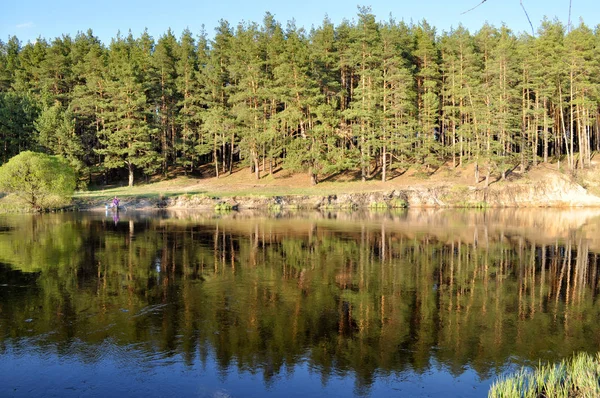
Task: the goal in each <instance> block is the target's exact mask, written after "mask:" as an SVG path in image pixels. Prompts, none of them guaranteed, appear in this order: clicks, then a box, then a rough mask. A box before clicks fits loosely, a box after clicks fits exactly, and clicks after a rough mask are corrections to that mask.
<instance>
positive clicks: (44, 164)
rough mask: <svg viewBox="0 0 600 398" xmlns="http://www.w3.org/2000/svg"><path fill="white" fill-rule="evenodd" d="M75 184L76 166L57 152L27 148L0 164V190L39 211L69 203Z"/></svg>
mask: <svg viewBox="0 0 600 398" xmlns="http://www.w3.org/2000/svg"><path fill="white" fill-rule="evenodd" d="M75 184H76V178H75V172H74V171H73V168H72V167H71V166H70V165H69V164H68V162H67V161H65V160H64V159H62V158H59V157H57V156H49V155H46V154H43V153H36V152H30V151H25V152H21V153H20V154H19V155H17V156H15V157H13V158H11V159H10V160H9V161H8V162H7V163H5V164H4V165H3V166H2V167H0V190H1V191H3V192H7V193H13V194H15V195H16V196H17V197H18V198H19V199H20V200H22V201H23V202H24V203H26V204H28V205H29V206H30V207H31V209H32V210H36V211H39V210H45V209H52V208H57V207H62V206H65V205H67V204H68V203H69V202H70V200H71V196H72V195H73V192H74V190H75Z"/></svg>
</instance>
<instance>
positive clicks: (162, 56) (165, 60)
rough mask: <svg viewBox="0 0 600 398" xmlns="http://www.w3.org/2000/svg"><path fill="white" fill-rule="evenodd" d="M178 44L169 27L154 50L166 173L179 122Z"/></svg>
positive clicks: (153, 57) (173, 156) (172, 161)
mask: <svg viewBox="0 0 600 398" xmlns="http://www.w3.org/2000/svg"><path fill="white" fill-rule="evenodd" d="M178 47H179V44H178V43H177V39H176V38H175V36H174V35H173V32H171V30H170V29H169V30H168V31H167V33H166V34H164V35H163V36H161V37H160V38H159V39H158V42H157V44H156V47H155V48H154V51H153V53H152V61H153V67H154V71H155V73H156V78H157V82H156V87H155V89H156V95H157V98H156V100H157V104H156V106H157V111H158V113H157V118H158V120H157V121H158V125H159V129H160V142H161V155H162V159H163V161H162V162H163V165H162V168H163V173H166V172H167V171H168V169H169V166H170V165H171V164H172V163H174V161H175V152H174V151H175V147H176V146H177V144H176V142H177V140H178V135H179V133H178V131H177V123H176V122H175V115H176V113H177V111H178V109H177V103H178V102H179V101H180V96H179V93H178V91H177V87H176V79H177V70H176V63H177V59H176V53H177V52H178V51H179V49H178Z"/></svg>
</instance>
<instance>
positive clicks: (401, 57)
mask: <svg viewBox="0 0 600 398" xmlns="http://www.w3.org/2000/svg"><path fill="white" fill-rule="evenodd" d="M381 41H382V73H383V75H382V80H381V84H382V126H381V132H382V137H381V156H382V159H381V164H382V171H381V180H382V181H384V182H385V181H386V180H387V176H388V167H389V166H394V167H400V168H407V167H408V166H409V164H410V163H409V157H411V156H412V148H413V146H414V144H415V143H414V134H413V133H414V131H415V129H416V120H415V115H416V107H415V102H416V91H415V77H414V74H413V67H412V63H411V60H410V59H409V56H410V55H409V54H410V52H411V50H412V37H411V35H410V32H409V29H408V27H407V26H406V25H405V24H404V23H401V24H398V23H396V22H395V21H394V20H391V19H390V21H389V22H388V23H387V24H385V25H383V26H382V28H381Z"/></svg>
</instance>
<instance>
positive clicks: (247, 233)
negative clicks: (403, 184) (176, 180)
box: [0, 209, 600, 396]
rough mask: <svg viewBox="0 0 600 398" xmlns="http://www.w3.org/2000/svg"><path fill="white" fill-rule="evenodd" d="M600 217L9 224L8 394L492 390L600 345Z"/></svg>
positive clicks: (0, 264)
mask: <svg viewBox="0 0 600 398" xmlns="http://www.w3.org/2000/svg"><path fill="white" fill-rule="evenodd" d="M599 216H600V210H585V209H581V210H569V211H557V210H519V209H510V210H494V211H449V210H424V211H414V210H410V211H401V212H395V213H389V212H388V213H369V212H364V213H357V212H337V213H331V212H330V213H319V212H313V213H298V212H294V213H285V212H284V213H280V214H278V215H277V217H273V216H272V215H268V214H264V213H231V214H227V215H222V214H221V215H215V214H213V213H197V212H196V213H194V212H179V213H177V212H153V213H141V212H140V213H136V212H128V213H126V214H120V215H119V219H118V220H116V221H115V220H114V219H113V217H112V214H111V215H109V216H105V215H104V214H62V215H60V214H53V215H42V216H32V215H31V216H30V215H27V216H3V217H1V218H0V231H2V232H1V233H0V278H1V279H0V281H1V283H0V355H1V356H2V358H3V360H2V361H1V362H2V364H3V365H1V366H0V371H1V372H2V374H4V375H6V377H7V378H8V380H9V383H5V387H3V388H4V390H0V393H2V392H5V393H6V392H7V391H8V390H6V389H9V388H15V390H14V391H13V392H12V393H11V394H12V395H19V394H24V395H26V394H25V393H24V392H23V391H26V390H24V389H25V388H26V387H25V386H26V385H27V383H28V379H27V378H26V376H24V374H35V372H36V371H38V370H39V367H40V366H42V365H44V366H45V369H47V370H46V371H45V372H46V373H45V374H46V375H47V376H48V377H47V379H48V380H50V379H52V378H56V377H58V379H56V380H55V381H52V382H49V381H48V383H50V384H48V385H47V387H48V386H50V387H52V388H54V390H52V391H55V392H56V391H60V393H61V394H63V393H65V391H63V390H64V388H66V387H65V386H67V385H72V384H74V387H73V388H74V390H73V391H74V393H73V395H76V394H75V393H77V394H80V393H82V392H85V391H87V390H86V388H91V387H89V386H90V384H86V385H87V387H85V386H84V384H85V383H90V381H89V378H90V377H92V375H94V374H95V373H98V372H100V373H101V374H104V375H105V376H106V377H108V376H111V377H113V382H112V383H108V384H109V385H105V384H102V383H103V380H108V379H104V378H102V377H100V378H99V379H97V380H95V381H94V383H93V384H94V388H96V389H97V390H96V391H102V392H104V393H119V391H120V392H121V393H129V394H130V395H131V393H133V392H134V391H138V393H139V394H140V396H141V394H142V392H147V393H148V394H149V395H159V394H160V392H161V391H163V390H161V388H162V387H159V386H158V384H159V383H173V382H177V383H179V384H180V385H181V390H180V392H181V393H182V395H198V394H206V395H207V396H215V394H225V395H223V396H227V394H229V395H231V396H235V395H236V394H237V395H243V392H244V391H246V389H250V391H256V393H257V394H259V395H270V396H283V395H285V396H288V395H290V390H289V388H290V387H289V386H292V388H293V390H292V393H291V395H302V396H306V394H317V395H323V394H326V393H338V394H339V393H340V392H341V391H343V392H345V393H349V394H354V395H361V396H365V395H370V396H388V395H390V394H398V393H403V394H410V395H417V396H418V395H419V394H423V395H436V394H438V393H440V394H442V393H443V394H446V395H447V394H448V391H449V390H450V391H454V392H455V395H457V396H481V395H482V394H485V391H487V387H488V386H489V384H490V383H491V380H492V379H493V378H494V377H495V376H496V375H498V374H501V373H502V372H504V371H505V370H506V369H508V368H511V367H514V366H520V365H535V364H537V363H538V361H543V362H544V361H556V360H560V359H562V358H565V357H568V356H570V355H571V354H572V353H573V352H575V351H588V352H595V351H597V350H598V346H599V343H600V340H599V336H600V333H598V331H599V330H598V329H599V327H598V326H597V319H598V317H599V316H600V313H599V312H600V310H599V307H598V305H597V298H598V277H599V275H598V266H599V261H598V253H599V252H600V234H599V233H598V232H600V231H599V228H600V218H599ZM65 364H69V366H70V367H72V368H74V369H75V370H74V371H73V372H74V374H75V376H73V380H70V379H69V378H65V377H66V376H64V375H63V376H61V375H62V372H63V371H64V366H66V365H65ZM23 367H25V368H26V369H29V370H30V372H29V373H27V372H25V373H23V372H22V370H21V371H20V372H21V373H23V374H21V373H18V374H17V372H15V371H14V370H11V369H17V368H18V369H23ZM115 369H117V370H118V369H121V370H122V371H121V372H119V371H115ZM124 369H126V371H124ZM53 372H54V373H53ZM102 372H105V373H102ZM51 376H52V377H51ZM42 379H43V378H42ZM43 380H45V379H43ZM43 380H42V381H38V384H39V383H42V384H43ZM52 380H54V379H52ZM115 380H116V381H115ZM136 380H137V381H136ZM234 380H235V381H234ZM119 383H122V384H119ZM140 384H141V385H143V386H145V387H140V389H138V390H135V389H134V388H135V386H136V385H140ZM152 386H154V387H152ZM286 386H287V387H286ZM115 389H116V390H115ZM119 389H122V390H123V391H121V390H119ZM198 389H200V390H201V393H199V392H198ZM69 391H71V390H69ZM69 391H67V392H69ZM8 392H9V393H10V391H8ZM134 395H135V394H134ZM451 395H452V394H451Z"/></svg>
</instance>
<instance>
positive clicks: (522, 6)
mask: <svg viewBox="0 0 600 398" xmlns="http://www.w3.org/2000/svg"><path fill="white" fill-rule="evenodd" d="M519 1H520V2H521V8H522V9H523V12H524V13H525V16H526V17H527V20H528V21H529V26H531V34H532V35H533V36H535V31H534V30H533V24H532V23H531V19H529V14H527V10H526V9H525V6H524V5H523V0H519Z"/></svg>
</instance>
